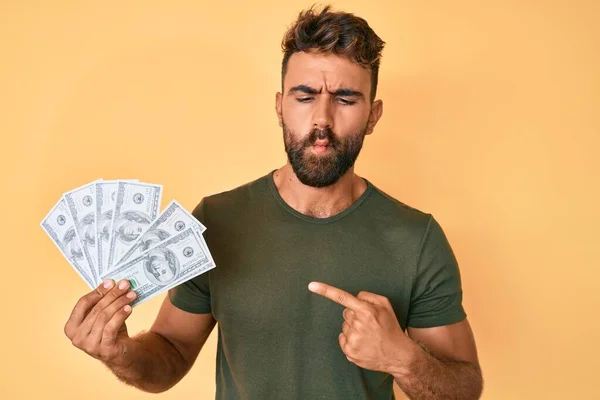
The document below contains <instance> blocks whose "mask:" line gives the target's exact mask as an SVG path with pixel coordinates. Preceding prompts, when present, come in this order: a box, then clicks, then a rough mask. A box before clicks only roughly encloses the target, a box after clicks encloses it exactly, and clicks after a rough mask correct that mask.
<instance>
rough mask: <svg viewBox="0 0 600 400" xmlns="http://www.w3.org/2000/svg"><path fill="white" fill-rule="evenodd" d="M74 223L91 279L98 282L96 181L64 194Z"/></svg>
mask: <svg viewBox="0 0 600 400" xmlns="http://www.w3.org/2000/svg"><path fill="white" fill-rule="evenodd" d="M64 199H65V202H66V204H67V207H68V208H69V213H70V214H71V218H72V220H73V223H74V225H75V234H76V236H77V239H78V240H79V244H80V245H81V249H82V251H83V255H84V257H85V260H86V262H87V265H88V266H89V267H90V272H91V274H92V279H93V280H94V281H95V282H98V276H99V274H98V272H97V271H98V269H97V266H96V260H97V257H98V256H97V251H96V205H95V204H96V182H92V183H88V184H86V185H83V186H80V187H78V188H76V189H73V190H71V191H69V192H67V193H65V194H64Z"/></svg>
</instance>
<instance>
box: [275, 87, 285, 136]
mask: <svg viewBox="0 0 600 400" xmlns="http://www.w3.org/2000/svg"><path fill="white" fill-rule="evenodd" d="M281 101H282V94H281V92H277V94H275V112H276V113H277V119H279V126H280V127H282V128H283V116H282V114H281Z"/></svg>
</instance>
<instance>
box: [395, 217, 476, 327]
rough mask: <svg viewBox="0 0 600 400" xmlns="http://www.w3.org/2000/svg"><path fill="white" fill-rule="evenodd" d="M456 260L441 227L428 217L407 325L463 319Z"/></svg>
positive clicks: (464, 315)
mask: <svg viewBox="0 0 600 400" xmlns="http://www.w3.org/2000/svg"><path fill="white" fill-rule="evenodd" d="M462 299H463V292H462V284H461V277H460V270H459V266H458V262H457V260H456V257H455V255H454V252H453V251H452V248H451V247H450V244H449V242H448V239H447V238H446V235H445V234H444V231H443V230H442V227H441V226H440V225H439V223H438V222H437V221H436V220H435V218H434V217H433V216H430V218H429V223H428V225H427V228H426V230H425V235H424V237H423V240H422V244H421V250H420V252H419V257H418V261H417V268H416V276H415V282H414V286H413V291H412V294H411V301H410V306H409V310H408V319H407V325H408V326H410V327H414V328H431V327H436V326H442V325H449V324H452V323H455V322H459V321H462V320H463V319H465V318H466V316H467V314H466V313H465V310H464V308H463V305H462Z"/></svg>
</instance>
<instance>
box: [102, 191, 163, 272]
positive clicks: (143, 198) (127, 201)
mask: <svg viewBox="0 0 600 400" xmlns="http://www.w3.org/2000/svg"><path fill="white" fill-rule="evenodd" d="M161 199H162V185H157V184H149V183H142V182H123V181H119V182H118V183H117V194H116V201H115V206H114V211H113V215H112V222H111V228H110V238H109V240H110V245H109V250H108V261H107V263H106V266H105V267H106V268H105V271H110V269H111V267H112V266H113V265H114V263H115V262H116V261H118V260H119V259H120V258H121V257H123V254H125V253H126V252H127V250H129V248H130V247H131V246H133V244H134V243H135V242H136V241H137V240H138V239H139V238H140V237H141V236H142V235H143V234H144V232H145V231H146V230H147V229H148V228H149V227H150V225H151V224H152V222H153V221H154V220H155V219H156V217H157V215H158V213H159V211H160V203H161Z"/></svg>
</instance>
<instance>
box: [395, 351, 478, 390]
mask: <svg viewBox="0 0 600 400" xmlns="http://www.w3.org/2000/svg"><path fill="white" fill-rule="evenodd" d="M411 347H412V350H411V357H410V359H411V361H410V362H409V363H408V364H407V366H406V367H404V368H399V369H397V370H395V371H393V372H392V375H393V376H394V379H395V381H396V383H398V385H399V386H400V388H401V389H402V391H403V392H404V393H405V394H406V395H407V396H408V397H409V398H411V399H419V400H438V399H444V400H447V399H460V400H476V399H479V397H480V396H481V391H482V389H483V379H482V376H481V370H480V368H479V365H477V364H475V363H470V362H466V361H455V360H447V359H443V358H442V357H439V356H436V355H435V354H433V353H432V352H431V351H429V350H428V349H427V348H426V347H425V346H424V345H422V344H419V343H417V342H413V344H412V346H411Z"/></svg>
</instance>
